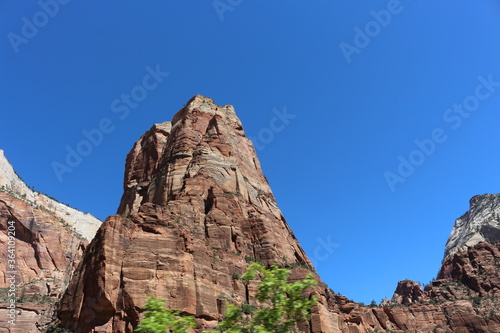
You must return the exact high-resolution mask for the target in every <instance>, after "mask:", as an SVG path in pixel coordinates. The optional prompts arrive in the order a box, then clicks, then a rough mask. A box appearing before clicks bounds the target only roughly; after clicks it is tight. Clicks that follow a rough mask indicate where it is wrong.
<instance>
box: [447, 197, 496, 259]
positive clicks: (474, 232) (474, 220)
mask: <svg viewBox="0 0 500 333" xmlns="http://www.w3.org/2000/svg"><path fill="white" fill-rule="evenodd" d="M483 241H486V242H490V243H494V242H498V241H500V194H484V195H476V196H474V197H473V198H472V199H470V208H469V210H468V211H467V212H466V213H465V214H464V215H462V216H461V217H459V218H458V219H457V220H456V221H455V225H454V226H453V229H452V231H451V234H450V237H449V238H448V242H447V243H446V248H445V253H444V258H445V260H446V258H448V257H449V256H450V255H453V254H454V253H456V252H457V251H460V250H465V249H466V248H467V247H469V246H473V245H475V244H477V243H479V242H483Z"/></svg>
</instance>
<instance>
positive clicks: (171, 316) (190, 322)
mask: <svg viewBox="0 0 500 333" xmlns="http://www.w3.org/2000/svg"><path fill="white" fill-rule="evenodd" d="M145 309H146V311H145V312H144V319H143V320H141V322H140V323H139V325H138V326H137V328H136V329H135V331H136V332H140V333H189V327H196V323H195V321H194V317H190V316H184V317H181V316H179V312H178V311H172V310H166V309H165V301H162V300H160V299H156V298H154V297H148V298H147V300H146V305H145Z"/></svg>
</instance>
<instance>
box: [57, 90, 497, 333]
mask: <svg viewBox="0 0 500 333" xmlns="http://www.w3.org/2000/svg"><path fill="white" fill-rule="evenodd" d="M485 209H486V208H485ZM495 212H496V208H495ZM473 225H476V224H475V223H473ZM499 247H500V243H497V244H490V243H478V244H476V246H475V247H471V248H467V250H466V251H465V252H457V253H455V254H453V255H452V256H449V258H448V259H447V260H446V261H445V262H444V264H443V268H442V269H441V271H440V273H439V275H438V279H437V280H435V281H434V282H433V283H431V284H429V285H427V286H426V287H425V289H424V290H422V288H421V287H420V285H419V284H418V283H416V282H413V281H409V280H405V281H401V282H400V283H399V285H398V288H397V290H396V293H395V295H394V297H393V301H392V302H389V301H388V300H387V301H386V302H384V304H382V305H381V306H375V305H373V306H370V307H368V306H364V305H363V304H358V303H354V302H353V301H351V300H349V299H347V298H346V297H344V296H342V295H338V294H335V293H333V291H332V290H330V289H329V288H328V287H327V286H326V285H325V284H324V283H322V282H321V280H320V278H319V276H318V275H317V274H315V278H316V279H317V280H318V281H319V283H318V285H317V286H316V287H315V288H313V289H312V290H310V293H311V294H314V295H315V296H317V297H318V301H319V302H318V305H317V306H315V307H314V308H313V309H312V311H311V319H310V320H309V321H308V322H305V323H302V324H301V325H300V326H299V327H298V330H299V331H301V332H310V333H320V332H322V333H323V332H324V333H330V332H331V333H368V332H438V333H444V332H492V333H494V332H497V333H498V332H500V313H499V312H498V308H499V306H500V304H499V302H498V300H499V299H500V298H499V296H500V268H499V267H500V266H499V264H498V263H499V262H500V248H499ZM360 260H362V258H360ZM250 262H260V263H262V264H263V265H271V264H278V265H280V266H282V267H288V268H291V269H292V274H291V277H290V278H291V280H296V279H301V278H303V277H304V276H305V275H306V274H308V273H310V272H314V268H313V267H312V264H311V262H310V260H309V259H308V257H307V255H306V254H305V253H304V251H303V250H302V248H301V246H300V245H299V243H298V241H297V239H296V238H295V236H294V235H293V233H292V231H291V230H290V228H289V227H288V225H287V223H286V221H285V218H284V217H283V215H282V213H281V211H280V210H279V208H278V206H277V204H276V200H275V198H274V196H273V194H272V192H271V189H270V187H269V184H268V182H267V179H266V177H265V176H264V175H263V173H262V169H261V167H260V164H259V161H258V159H257V156H256V153H255V149H254V147H253V145H252V143H251V142H250V140H249V139H248V138H247V137H246V136H245V133H244V131H243V127H242V124H241V122H240V120H239V119H238V117H237V116H236V114H235V112H234V109H233V107H232V106H229V105H225V106H218V105H216V104H215V103H214V101H213V100H211V99H210V98H207V97H203V96H200V95H197V96H195V97H193V98H192V99H191V100H190V101H189V102H188V103H187V105H186V106H185V107H184V108H182V109H181V110H180V111H179V112H178V113H177V114H176V115H175V116H174V117H173V120H172V121H171V122H165V123H161V124H156V125H154V126H153V127H152V128H151V129H150V130H149V131H147V132H146V133H145V134H144V135H143V136H142V137H141V138H140V139H139V141H137V143H136V144H135V145H134V147H133V148H132V150H131V151H130V153H129V154H128V156H127V160H126V167H125V179H124V193H123V196H122V199H121V203H120V206H119V208H118V212H117V214H116V215H113V216H110V217H109V218H108V219H106V221H105V222H104V223H103V225H102V226H101V227H100V228H99V230H98V232H97V234H96V236H95V238H94V239H93V241H92V242H91V244H90V245H89V246H88V247H87V248H86V249H85V252H84V253H83V258H82V260H81V261H80V264H79V266H78V268H77V269H76V270H75V272H74V274H73V278H72V280H71V282H70V284H69V286H68V288H67V290H66V292H65V294H64V296H63V297H62V299H61V301H60V302H59V304H58V309H57V317H58V320H59V321H60V326H62V327H64V328H66V329H69V330H70V331H71V332H75V333H88V332H99V333H118V332H121V333H125V332H126V333H129V332H133V329H134V327H136V325H137V324H138V323H139V321H140V320H141V318H142V316H143V313H142V310H141V309H142V308H143V307H144V305H145V302H146V297H147V296H150V295H155V296H156V297H158V298H161V299H164V300H165V301H166V306H167V308H169V309H173V310H178V311H181V313H183V314H187V315H193V316H195V317H196V322H197V325H198V327H197V331H198V332H199V331H201V330H207V329H212V328H214V327H215V326H216V325H217V323H218V321H219V320H220V319H222V316H223V314H224V311H225V307H226V303H233V304H236V305H241V304H255V298H254V293H255V291H256V285H255V284H252V283H250V284H244V283H243V282H242V281H241V278H240V277H241V275H242V274H243V273H244V272H245V270H246V268H247V267H248V265H249V263H250ZM344 273H345V272H343V271H341V270H339V274H344ZM369 274H370V273H369V272H367V278H369Z"/></svg>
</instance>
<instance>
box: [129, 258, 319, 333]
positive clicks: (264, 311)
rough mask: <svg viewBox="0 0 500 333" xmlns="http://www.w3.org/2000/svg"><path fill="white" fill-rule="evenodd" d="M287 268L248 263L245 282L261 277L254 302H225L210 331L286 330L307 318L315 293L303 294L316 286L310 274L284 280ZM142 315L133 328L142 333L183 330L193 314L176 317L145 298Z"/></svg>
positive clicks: (161, 304) (254, 332)
mask: <svg viewBox="0 0 500 333" xmlns="http://www.w3.org/2000/svg"><path fill="white" fill-rule="evenodd" d="M290 273H291V271H290V270H289V269H285V268H279V267H278V266H276V265H274V266H272V267H271V268H270V269H266V268H265V267H263V266H262V265H260V264H258V263H252V264H251V265H250V266H249V267H248V270H247V272H246V273H245V274H244V275H243V276H242V279H243V281H244V282H245V283H249V282H250V281H252V280H261V282H259V283H258V285H257V293H256V294H255V298H256V299H257V301H258V304H256V305H250V304H243V305H242V306H241V307H238V306H236V305H233V304H228V305H227V310H226V313H225V316H224V320H222V321H221V322H220V323H219V325H218V327H217V328H216V329H215V330H214V331H212V332H210V333H219V332H227V333H287V332H291V330H292V327H293V326H294V325H295V324H296V323H300V322H301V321H303V320H306V319H308V318H309V312H310V310H311V308H312V307H313V306H314V305H315V304H316V302H317V299H316V297H315V296H311V297H309V298H307V297H305V291H306V289H307V288H309V287H313V286H314V285H316V283H317V282H316V281H315V280H314V279H313V276H312V274H308V275H307V276H306V277H305V278H304V279H303V280H299V281H295V282H288V278H289V276H290ZM145 308H146V311H145V318H144V319H143V320H142V321H141V323H140V324H139V326H137V329H136V331H137V332H142V333H167V332H172V333H177V332H179V333H186V332H188V327H194V318H193V317H180V316H179V313H178V312H174V311H170V310H165V305H164V302H163V301H161V300H158V299H154V298H148V299H147V303H146V307H145Z"/></svg>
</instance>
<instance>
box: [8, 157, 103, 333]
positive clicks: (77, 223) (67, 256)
mask: <svg viewBox="0 0 500 333" xmlns="http://www.w3.org/2000/svg"><path fill="white" fill-rule="evenodd" d="M0 190H1V191H0V247H1V248H2V249H3V250H2V251H0V262H1V263H2V265H3V266H4V269H2V270H1V271H0V332H20V333H21V332H22V333H26V332H39V330H38V329H37V327H36V324H37V323H38V324H40V325H43V324H44V323H45V322H47V321H49V320H50V319H51V317H52V312H53V310H54V305H55V303H56V301H57V300H58V299H59V297H60V296H61V295H62V293H63V292H64V290H65V289H66V287H67V285H68V283H69V280H70V278H71V275H72V273H73V270H74V269H75V268H76V265H77V263H78V262H79V260H80V258H81V255H82V252H83V249H84V248H85V246H86V245H87V244H88V240H87V238H85V237H84V236H82V235H81V234H79V233H78V232H77V231H76V230H80V231H85V232H84V234H85V235H86V236H87V237H88V238H91V236H92V234H93V233H95V232H96V230H97V227H98V226H99V225H100V223H101V222H100V221H99V220H97V219H96V218H94V217H93V216H91V215H90V214H84V213H82V212H80V211H77V210H75V209H73V208H70V207H68V206H66V205H63V204H60V203H58V202H56V201H55V200H53V199H51V198H48V197H47V196H45V195H43V194H40V193H38V192H34V191H32V190H31V189H29V188H28V186H27V185H26V184H24V182H22V181H21V179H20V178H19V177H18V176H17V174H16V173H15V172H14V170H13V168H12V166H11V165H10V163H9V162H8V161H7V160H6V159H5V157H4V155H3V151H1V150H0ZM9 231H10V232H11V233H10V234H9ZM9 235H11V236H14V237H15V239H14V240H13V241H11V242H10V243H9V238H8V236H9ZM9 245H11V247H10V248H11V249H12V251H11V252H9V251H8V249H9ZM9 255H13V256H14V257H15V258H14V260H15V268H14V270H15V271H16V273H13V274H11V273H7V269H5V268H6V266H7V264H8V260H9V259H12V258H9ZM9 271H10V269H9ZM12 275H14V276H15V284H16V297H15V298H14V299H15V300H16V301H17V302H16V321H15V323H16V324H15V325H12V324H11V323H10V324H9V322H8V321H9V319H10V318H9V317H8V312H9V311H8V306H9V302H10V300H11V299H13V297H10V296H9V287H10V280H9V279H8V278H9V277H11V276H12Z"/></svg>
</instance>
